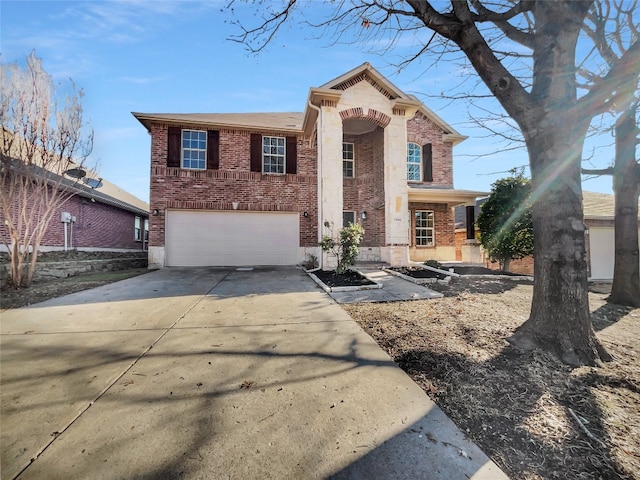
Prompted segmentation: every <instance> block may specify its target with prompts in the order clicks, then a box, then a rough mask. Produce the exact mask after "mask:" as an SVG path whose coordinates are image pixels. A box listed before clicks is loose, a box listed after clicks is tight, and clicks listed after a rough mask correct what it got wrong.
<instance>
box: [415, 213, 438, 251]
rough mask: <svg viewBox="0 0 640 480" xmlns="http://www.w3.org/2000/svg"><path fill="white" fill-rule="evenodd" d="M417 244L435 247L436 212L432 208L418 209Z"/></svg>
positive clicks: (416, 216)
mask: <svg viewBox="0 0 640 480" xmlns="http://www.w3.org/2000/svg"><path fill="white" fill-rule="evenodd" d="M415 219H416V227H415V228H416V230H415V232H416V246H418V247H433V246H434V245H435V234H434V214H433V211H431V210H416V212H415Z"/></svg>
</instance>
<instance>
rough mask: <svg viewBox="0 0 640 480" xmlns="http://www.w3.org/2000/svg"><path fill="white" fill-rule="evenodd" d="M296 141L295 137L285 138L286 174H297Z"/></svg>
mask: <svg viewBox="0 0 640 480" xmlns="http://www.w3.org/2000/svg"><path fill="white" fill-rule="evenodd" d="M297 162H298V139H297V138H296V137H287V159H286V163H287V173H292V174H295V173H297V172H298V165H297Z"/></svg>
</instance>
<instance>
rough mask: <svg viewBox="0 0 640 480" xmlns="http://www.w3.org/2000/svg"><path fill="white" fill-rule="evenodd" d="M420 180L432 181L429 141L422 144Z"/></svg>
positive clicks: (431, 159) (431, 158)
mask: <svg viewBox="0 0 640 480" xmlns="http://www.w3.org/2000/svg"><path fill="white" fill-rule="evenodd" d="M422 181H424V182H433V155H432V149H431V144H430V143H426V144H424V145H423V146H422Z"/></svg>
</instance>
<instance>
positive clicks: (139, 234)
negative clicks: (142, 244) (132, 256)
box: [133, 215, 142, 242]
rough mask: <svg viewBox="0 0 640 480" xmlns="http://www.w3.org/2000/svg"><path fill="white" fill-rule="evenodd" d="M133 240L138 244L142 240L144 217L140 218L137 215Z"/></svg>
mask: <svg viewBox="0 0 640 480" xmlns="http://www.w3.org/2000/svg"><path fill="white" fill-rule="evenodd" d="M133 239H134V240H135V241H136V242H139V241H141V240H142V217H139V216H137V215H136V218H135V220H134V227H133Z"/></svg>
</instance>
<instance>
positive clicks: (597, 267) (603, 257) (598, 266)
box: [589, 227, 614, 280]
mask: <svg viewBox="0 0 640 480" xmlns="http://www.w3.org/2000/svg"><path fill="white" fill-rule="evenodd" d="M613 236H614V231H613V228H597V227H591V228H589V260H590V261H591V278H593V279H596V280H606V279H611V278H613V258H614V243H613V240H614V238H613Z"/></svg>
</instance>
